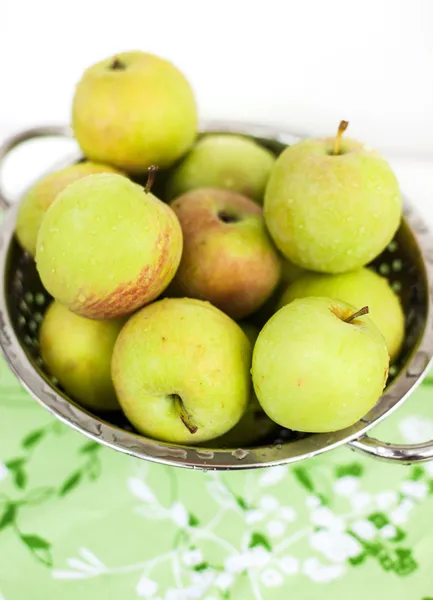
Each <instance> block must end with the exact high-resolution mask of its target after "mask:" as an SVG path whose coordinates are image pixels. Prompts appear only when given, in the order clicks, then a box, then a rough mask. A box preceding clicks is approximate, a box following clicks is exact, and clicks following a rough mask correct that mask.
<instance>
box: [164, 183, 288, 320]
mask: <svg viewBox="0 0 433 600" xmlns="http://www.w3.org/2000/svg"><path fill="white" fill-rule="evenodd" d="M171 207H172V208H173V210H174V212H175V213H176V215H177V217H178V219H179V221H180V224H181V227H182V231H183V239H184V249H183V254H182V260H181V263H180V266H179V270H178V271H177V274H176V277H175V279H174V282H173V283H174V284H175V285H176V286H177V287H178V288H179V289H180V290H181V293H182V294H183V295H185V296H190V297H192V298H201V299H202V300H209V302H211V303H212V304H214V305H215V306H217V307H218V308H220V309H221V310H223V311H224V312H226V313H227V314H228V315H230V316H231V317H233V318H236V319H241V318H243V317H246V316H247V315H249V314H251V313H253V312H254V311H255V310H257V309H258V308H259V307H260V306H261V305H262V304H263V303H264V302H265V301H266V299H267V298H268V297H269V296H270V295H271V294H272V292H273V290H274V289H275V287H276V286H277V284H278V281H279V279H280V274H281V260H280V258H279V256H278V254H277V251H276V249H275V247H274V245H273V243H272V240H271V239H270V237H269V235H268V233H267V231H266V227H265V223H264V220H263V216H262V209H261V207H260V206H258V205H257V204H256V203H255V202H253V201H252V200H250V199H249V198H247V197H245V196H242V195H241V194H237V193H235V192H230V191H228V190H213V189H200V190H193V191H191V192H187V193H186V194H183V195H182V196H179V198H177V199H176V200H174V202H172V204H171Z"/></svg>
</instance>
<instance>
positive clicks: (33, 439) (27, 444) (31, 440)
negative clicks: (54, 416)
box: [21, 429, 46, 450]
mask: <svg viewBox="0 0 433 600" xmlns="http://www.w3.org/2000/svg"><path fill="white" fill-rule="evenodd" d="M45 433H46V431H45V429H36V430H35V431H31V432H30V433H29V434H28V435H27V436H26V437H25V438H24V439H23V441H22V442H21V446H22V447H23V448H24V449H25V450H30V449H31V448H33V446H36V444H37V443H38V442H40V441H41V439H42V438H43V437H44V435H45Z"/></svg>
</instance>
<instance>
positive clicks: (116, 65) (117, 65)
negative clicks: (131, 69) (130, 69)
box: [110, 56, 126, 71]
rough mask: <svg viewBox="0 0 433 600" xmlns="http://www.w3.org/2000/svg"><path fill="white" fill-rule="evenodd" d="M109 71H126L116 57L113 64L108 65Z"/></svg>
mask: <svg viewBox="0 0 433 600" xmlns="http://www.w3.org/2000/svg"><path fill="white" fill-rule="evenodd" d="M110 69H111V70H112V71H123V70H124V69H126V66H125V65H124V64H123V62H122V61H120V60H119V59H118V58H117V56H115V57H114V58H113V62H112V63H111V65H110Z"/></svg>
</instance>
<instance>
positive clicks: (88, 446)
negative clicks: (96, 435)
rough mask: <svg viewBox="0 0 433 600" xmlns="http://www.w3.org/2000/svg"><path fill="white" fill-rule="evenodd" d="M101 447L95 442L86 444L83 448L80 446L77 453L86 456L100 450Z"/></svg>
mask: <svg viewBox="0 0 433 600" xmlns="http://www.w3.org/2000/svg"><path fill="white" fill-rule="evenodd" d="M100 448H101V446H100V445H99V444H98V443H97V442H87V444H84V446H81V448H80V450H79V452H80V453H81V454H88V453H89V452H90V453H91V452H96V451H97V450H100Z"/></svg>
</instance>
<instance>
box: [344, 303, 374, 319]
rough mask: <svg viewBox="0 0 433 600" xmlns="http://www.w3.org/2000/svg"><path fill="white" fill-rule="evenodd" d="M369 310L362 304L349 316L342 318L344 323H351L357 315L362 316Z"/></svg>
mask: <svg viewBox="0 0 433 600" xmlns="http://www.w3.org/2000/svg"><path fill="white" fill-rule="evenodd" d="M369 312H370V311H369V308H368V306H363V307H362V308H360V309H359V310H357V311H356V312H354V313H353V315H350V317H347V319H343V320H344V322H345V323H351V322H352V321H354V320H355V319H357V318H358V317H362V316H363V315H368V313H369Z"/></svg>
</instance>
